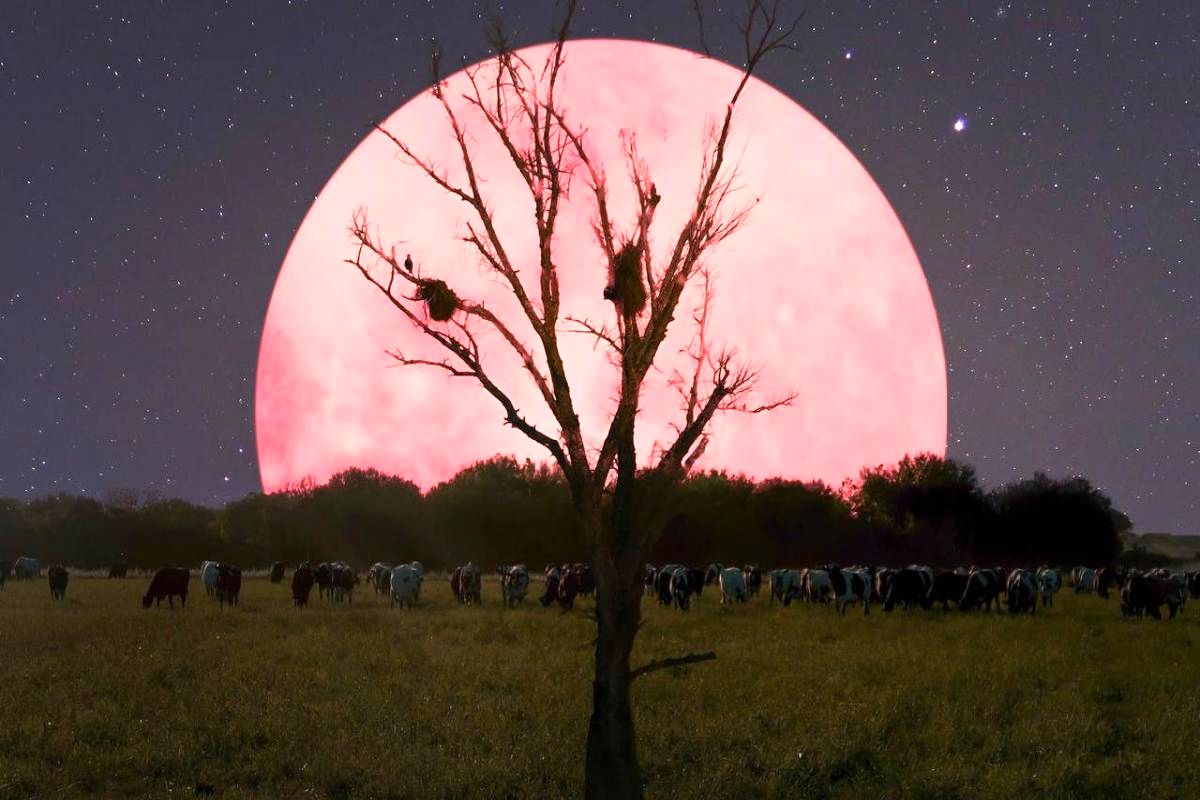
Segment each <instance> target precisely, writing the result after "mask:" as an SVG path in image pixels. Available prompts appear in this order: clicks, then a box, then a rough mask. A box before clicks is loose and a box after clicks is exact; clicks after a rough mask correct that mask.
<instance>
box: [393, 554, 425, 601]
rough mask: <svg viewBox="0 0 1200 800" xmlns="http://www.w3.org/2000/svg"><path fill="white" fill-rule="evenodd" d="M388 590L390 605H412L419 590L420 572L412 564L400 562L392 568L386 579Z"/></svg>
mask: <svg viewBox="0 0 1200 800" xmlns="http://www.w3.org/2000/svg"><path fill="white" fill-rule="evenodd" d="M388 591H389V592H390V594H391V598H392V607H393V608H395V607H396V606H400V607H401V608H403V607H404V606H408V607H409V608H412V607H413V604H414V603H416V601H417V595H418V594H420V591H421V573H420V572H418V571H417V569H416V568H415V567H414V566H413V565H412V564H401V565H400V566H398V567H393V568H392V574H391V577H390V578H389V579H388Z"/></svg>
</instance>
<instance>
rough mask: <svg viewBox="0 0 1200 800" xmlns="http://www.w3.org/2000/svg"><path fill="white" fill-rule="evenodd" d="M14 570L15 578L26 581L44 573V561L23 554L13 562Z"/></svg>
mask: <svg viewBox="0 0 1200 800" xmlns="http://www.w3.org/2000/svg"><path fill="white" fill-rule="evenodd" d="M12 570H13V579H14V580H18V581H24V580H30V579H32V578H40V577H41V575H42V562H40V561H38V560H37V559H36V558H30V557H29V556H21V557H20V558H18V559H17V560H16V561H14V562H13V568H12Z"/></svg>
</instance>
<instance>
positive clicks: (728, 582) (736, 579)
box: [717, 567, 750, 605]
mask: <svg viewBox="0 0 1200 800" xmlns="http://www.w3.org/2000/svg"><path fill="white" fill-rule="evenodd" d="M717 582H718V583H719V584H720V585H721V605H725V604H726V603H735V602H736V603H744V602H746V601H747V600H749V599H750V592H749V590H748V589H747V588H746V576H745V575H743V574H742V571H741V570H740V569H738V568H737V567H725V568H724V569H723V570H721V574H720V575H718V576H717Z"/></svg>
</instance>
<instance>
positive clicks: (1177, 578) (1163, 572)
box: [1148, 567, 1188, 612]
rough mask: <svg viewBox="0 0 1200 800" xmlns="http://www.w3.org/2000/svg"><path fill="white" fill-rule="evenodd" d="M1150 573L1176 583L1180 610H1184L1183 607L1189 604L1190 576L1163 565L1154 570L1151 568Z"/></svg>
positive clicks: (1152, 575) (1154, 576) (1151, 575)
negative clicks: (1165, 567)
mask: <svg viewBox="0 0 1200 800" xmlns="http://www.w3.org/2000/svg"><path fill="white" fill-rule="evenodd" d="M1148 574H1149V575H1150V577H1152V578H1163V579H1164V580H1168V581H1171V582H1172V583H1174V584H1175V586H1176V587H1178V589H1179V598H1180V602H1179V610H1180V612H1182V611H1183V607H1184V606H1185V605H1186V604H1187V596H1188V577H1187V575H1186V574H1184V573H1182V572H1171V570H1169V569H1164V568H1163V567H1159V568H1158V569H1152V570H1150V572H1149V573H1148Z"/></svg>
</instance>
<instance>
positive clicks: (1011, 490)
mask: <svg viewBox="0 0 1200 800" xmlns="http://www.w3.org/2000/svg"><path fill="white" fill-rule="evenodd" d="M989 500H990V502H991V505H992V507H993V509H994V510H995V525H994V528H993V531H992V534H991V536H990V537H989V540H988V541H987V542H986V543H985V544H984V545H983V547H981V549H982V550H983V551H984V552H985V553H987V554H989V555H994V556H995V557H996V558H999V559H1008V560H1023V561H1027V562H1034V561H1039V562H1040V561H1047V562H1051V563H1056V564H1067V563H1078V564H1092V565H1105V564H1113V563H1115V561H1116V559H1117V556H1118V555H1119V554H1120V553H1121V551H1122V549H1123V546H1122V543H1121V535H1120V534H1121V532H1122V530H1124V529H1128V527H1129V518H1128V517H1126V516H1125V515H1124V514H1123V513H1121V512H1120V511H1118V510H1116V509H1115V508H1114V507H1113V504H1112V500H1111V499H1109V497H1108V496H1107V495H1105V494H1104V493H1103V492H1101V491H1100V490H1099V489H1096V488H1095V487H1094V486H1092V484H1091V483H1090V482H1089V481H1088V480H1087V479H1086V478H1080V477H1074V478H1066V479H1062V480H1055V479H1053V478H1050V477H1049V476H1047V475H1046V474H1045V473H1042V472H1038V473H1036V474H1035V475H1034V476H1033V477H1032V478H1029V479H1026V480H1022V481H1017V482H1015V483H1010V484H1007V485H1005V486H1002V487H1000V488H999V489H996V490H994V491H993V492H992V493H991V494H990V496H989Z"/></svg>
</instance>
